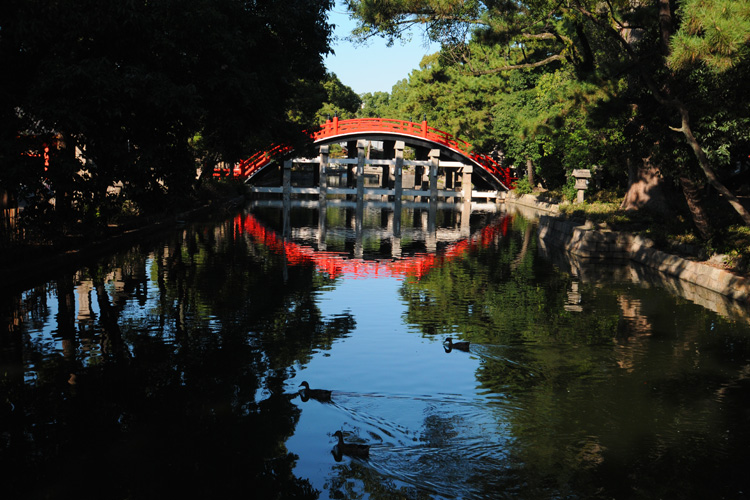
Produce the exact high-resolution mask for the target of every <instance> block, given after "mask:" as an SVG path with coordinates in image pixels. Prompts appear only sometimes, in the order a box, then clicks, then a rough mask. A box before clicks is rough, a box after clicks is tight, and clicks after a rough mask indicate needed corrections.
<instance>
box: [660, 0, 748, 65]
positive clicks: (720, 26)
mask: <svg viewBox="0 0 750 500" xmlns="http://www.w3.org/2000/svg"><path fill="white" fill-rule="evenodd" d="M679 14H680V16H681V18H682V27H681V29H680V30H679V31H678V32H677V33H676V35H675V36H674V37H673V39H672V42H671V43H672V53H671V54H670V56H669V65H670V67H672V68H675V69H686V68H689V67H691V66H693V65H695V64H696V63H702V64H705V65H706V66H707V67H708V68H710V69H711V71H713V72H717V73H720V72H723V71H726V70H728V69H730V68H732V67H734V66H736V65H737V64H739V63H740V62H741V61H743V60H744V59H747V57H748V55H750V1H748V0H713V1H706V0H683V1H682V2H681V3H680V7H679Z"/></svg>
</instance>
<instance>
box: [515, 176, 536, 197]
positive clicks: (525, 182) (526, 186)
mask: <svg viewBox="0 0 750 500" xmlns="http://www.w3.org/2000/svg"><path fill="white" fill-rule="evenodd" d="M513 190H514V191H515V192H516V194H530V193H531V192H533V191H534V186H532V185H531V182H529V178H528V177H522V178H520V179H518V180H517V181H516V184H515V186H514V188H513Z"/></svg>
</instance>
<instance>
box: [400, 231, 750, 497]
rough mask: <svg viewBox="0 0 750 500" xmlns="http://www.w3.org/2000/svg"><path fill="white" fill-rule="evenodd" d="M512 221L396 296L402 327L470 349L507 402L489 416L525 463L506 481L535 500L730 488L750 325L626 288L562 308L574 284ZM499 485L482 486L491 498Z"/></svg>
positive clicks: (483, 376) (741, 431)
mask: <svg viewBox="0 0 750 500" xmlns="http://www.w3.org/2000/svg"><path fill="white" fill-rule="evenodd" d="M518 222H519V219H516V220H514V226H515V227H514V229H516V232H514V233H513V234H512V235H509V237H508V238H505V239H502V240H500V241H499V244H498V245H493V246H489V247H487V248H484V249H479V250H477V252H476V255H473V256H472V258H467V259H456V260H454V261H451V262H446V263H445V265H444V266H443V267H441V268H439V269H437V268H436V269H433V270H432V271H431V272H430V273H429V274H428V275H426V276H424V277H423V278H422V279H421V280H419V281H411V282H406V283H405V284H404V286H403V289H402V296H403V298H404V300H405V301H406V303H407V305H408V313H407V318H408V321H409V322H410V323H412V324H415V325H419V326H420V328H421V330H422V332H423V334H424V335H427V336H447V335H453V336H458V337H460V338H461V339H463V340H470V341H472V353H473V354H474V355H476V356H477V357H479V358H480V360H481V362H480V364H479V368H478V370H477V380H478V381H479V382H480V384H481V385H482V387H483V388H485V389H486V390H488V391H489V392H490V393H493V394H497V395H498V396H502V397H504V398H507V405H504V406H503V407H502V411H499V412H497V418H498V420H499V421H501V420H502V421H505V422H507V424H508V425H509V428H510V429H511V433H512V435H513V436H514V437H515V440H514V443H515V445H514V446H513V449H512V451H511V453H512V455H513V457H514V461H515V462H518V463H522V464H523V467H522V469H518V470H517V471H515V472H514V473H511V474H509V475H508V479H507V481H508V483H515V484H516V486H515V488H516V490H515V491H517V492H518V493H520V494H524V495H528V496H531V497H534V496H535V495H541V496H543V497H544V496H546V495H551V496H560V495H563V496H564V495H568V494H571V495H575V496H584V497H586V496H593V497H600V496H602V497H616V498H621V497H624V496H629V495H633V494H637V492H641V493H643V494H646V495H647V496H654V497H658V496H662V497H673V498H674V497H683V498H698V497H701V496H703V497H707V496H712V495H715V493H716V491H722V492H723V493H724V494H729V493H731V492H732V490H731V488H733V487H734V486H733V485H736V484H737V482H736V481H737V479H735V480H734V483H732V481H731V480H730V479H729V478H731V474H730V473H731V472H736V471H738V470H739V468H740V465H739V464H742V465H743V466H745V467H746V466H748V465H750V463H749V462H748V457H747V456H746V455H743V454H742V453H743V452H742V445H741V444H740V442H739V441H736V440H732V439H729V438H727V437H726V436H727V434H729V435H732V436H734V435H738V436H742V437H744V438H747V437H748V434H750V432H749V431H748V430H747V429H746V425H744V424H743V422H746V421H747V414H748V413H749V412H750V410H748V409H747V408H748V405H747V403H746V402H745V401H748V399H740V397H743V398H744V397H746V396H748V394H750V383H749V382H748V381H747V377H746V373H747V372H748V365H747V361H746V360H747V359H750V340H749V339H750V337H748V335H747V328H746V327H745V326H739V325H732V324H730V323H729V322H728V321H727V320H724V319H722V318H721V317H717V316H716V315H714V314H713V313H711V312H709V311H707V310H705V309H702V308H700V307H697V306H695V305H693V304H690V303H687V302H685V301H682V300H680V299H675V298H674V297H672V296H670V295H669V294H666V293H664V292H663V291H661V290H656V289H648V288H639V287H633V286H632V285H629V284H617V283H608V284H606V285H604V286H601V285H592V284H588V283H580V284H578V292H579V293H580V300H581V307H580V308H578V310H566V309H565V305H566V302H567V300H568V292H569V290H570V288H571V283H572V282H573V278H572V277H571V276H568V275H566V274H563V273H561V272H559V271H557V270H556V269H554V268H552V267H551V265H550V264H549V263H548V262H547V261H546V260H544V259H542V258H540V257H539V256H538V254H537V251H536V248H535V246H536V240H535V239H531V240H530V241H529V239H528V238H527V237H525V236H526V235H527V234H528V231H524V229H527V228H526V227H523V226H521V225H519V224H518ZM727 343H729V345H727ZM488 411H490V410H488ZM743 412H744V413H743ZM739 415H744V417H740V418H738V416H739ZM425 425H426V426H427V425H430V422H428V421H425ZM437 431H438V430H436V432H437ZM744 442H745V443H746V442H747V440H745V441H744ZM728 457H733V459H732V460H731V461H730V460H728ZM464 466H465V467H466V468H467V469H472V468H473V469H481V464H479V463H475V464H471V463H468V464H465V465H464ZM516 474H521V475H522V477H521V479H522V480H523V481H522V483H521V484H525V486H520V487H519V486H517V484H519V476H518V475H516ZM711 474H713V476H712V475H711ZM469 475H472V472H471V471H470V470H467V471H466V476H469ZM476 477H477V484H481V483H482V482H483V480H482V479H481V475H477V476H476ZM664 478H669V480H668V481H664V480H663V479H664ZM719 478H723V479H719ZM675 481H676V484H675V483H674V482H675ZM501 482H502V481H501ZM730 485H731V486H730ZM497 486H498V481H497V480H493V481H486V486H485V487H484V490H485V494H487V495H490V494H491V492H492V491H496V489H497ZM507 486H508V487H511V486H512V485H511V484H508V485H507ZM519 488H520V489H519ZM735 493H736V491H735ZM730 496H731V495H730Z"/></svg>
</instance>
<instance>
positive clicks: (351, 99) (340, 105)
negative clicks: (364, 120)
mask: <svg viewBox="0 0 750 500" xmlns="http://www.w3.org/2000/svg"><path fill="white" fill-rule="evenodd" d="M323 89H324V90H325V95H326V97H325V100H324V102H323V105H322V106H321V108H320V109H319V110H318V111H317V113H316V114H315V116H316V118H317V122H318V123H324V122H325V121H326V120H328V119H330V118H332V117H333V116H334V115H336V116H338V117H339V118H341V119H348V118H354V116H355V115H356V114H357V112H358V111H359V108H360V106H361V105H362V99H361V98H360V96H358V95H357V93H356V92H354V90H352V89H351V87H348V86H347V85H344V84H343V83H341V80H339V77H338V76H336V75H335V74H334V73H326V77H325V79H324V80H323Z"/></svg>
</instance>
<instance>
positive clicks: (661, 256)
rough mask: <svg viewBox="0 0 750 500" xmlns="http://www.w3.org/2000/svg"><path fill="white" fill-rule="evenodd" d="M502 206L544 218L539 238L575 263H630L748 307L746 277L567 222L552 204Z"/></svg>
mask: <svg viewBox="0 0 750 500" xmlns="http://www.w3.org/2000/svg"><path fill="white" fill-rule="evenodd" d="M506 203H507V204H508V205H513V206H520V207H526V208H530V209H532V210H537V211H540V212H543V213H544V214H548V215H541V216H538V218H539V238H540V239H542V240H544V241H546V242H547V243H548V244H550V245H554V246H557V247H559V248H562V249H564V250H565V251H566V252H569V253H570V254H571V255H574V256H576V257H577V258H579V259H583V260H591V261H620V262H623V261H634V262H637V263H639V264H641V265H643V266H646V267H650V268H653V269H655V270H657V271H660V272H662V273H664V274H665V275H668V276H671V277H674V278H677V279H679V280H682V281H686V282H687V283H690V284H693V285H697V286H699V287H703V288H705V289H707V290H710V291H712V292H715V293H718V294H721V295H724V296H726V297H728V298H730V299H732V300H735V301H737V302H739V303H741V304H744V305H747V304H750V279H748V277H747V276H743V275H740V274H738V273H735V272H732V271H729V270H726V269H721V268H719V267H717V266H715V265H713V264H711V263H710V262H708V261H704V262H700V261H697V260H696V259H691V258H688V257H686V256H682V255H677V254H673V253H669V252H665V251H663V250H660V249H657V248H655V245H654V242H653V241H651V240H649V239H647V238H643V237H641V236H638V235H634V234H631V233H628V232H627V231H612V230H608V229H606V230H605V229H599V228H597V227H595V226H594V224H592V223H591V221H584V220H577V219H576V220H573V219H568V218H567V217H565V216H561V215H560V211H559V209H558V207H557V205H556V204H554V203H549V202H546V201H538V200H537V199H536V198H535V197H534V196H530V195H523V196H520V197H512V196H509V197H508V198H507V199H506Z"/></svg>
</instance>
